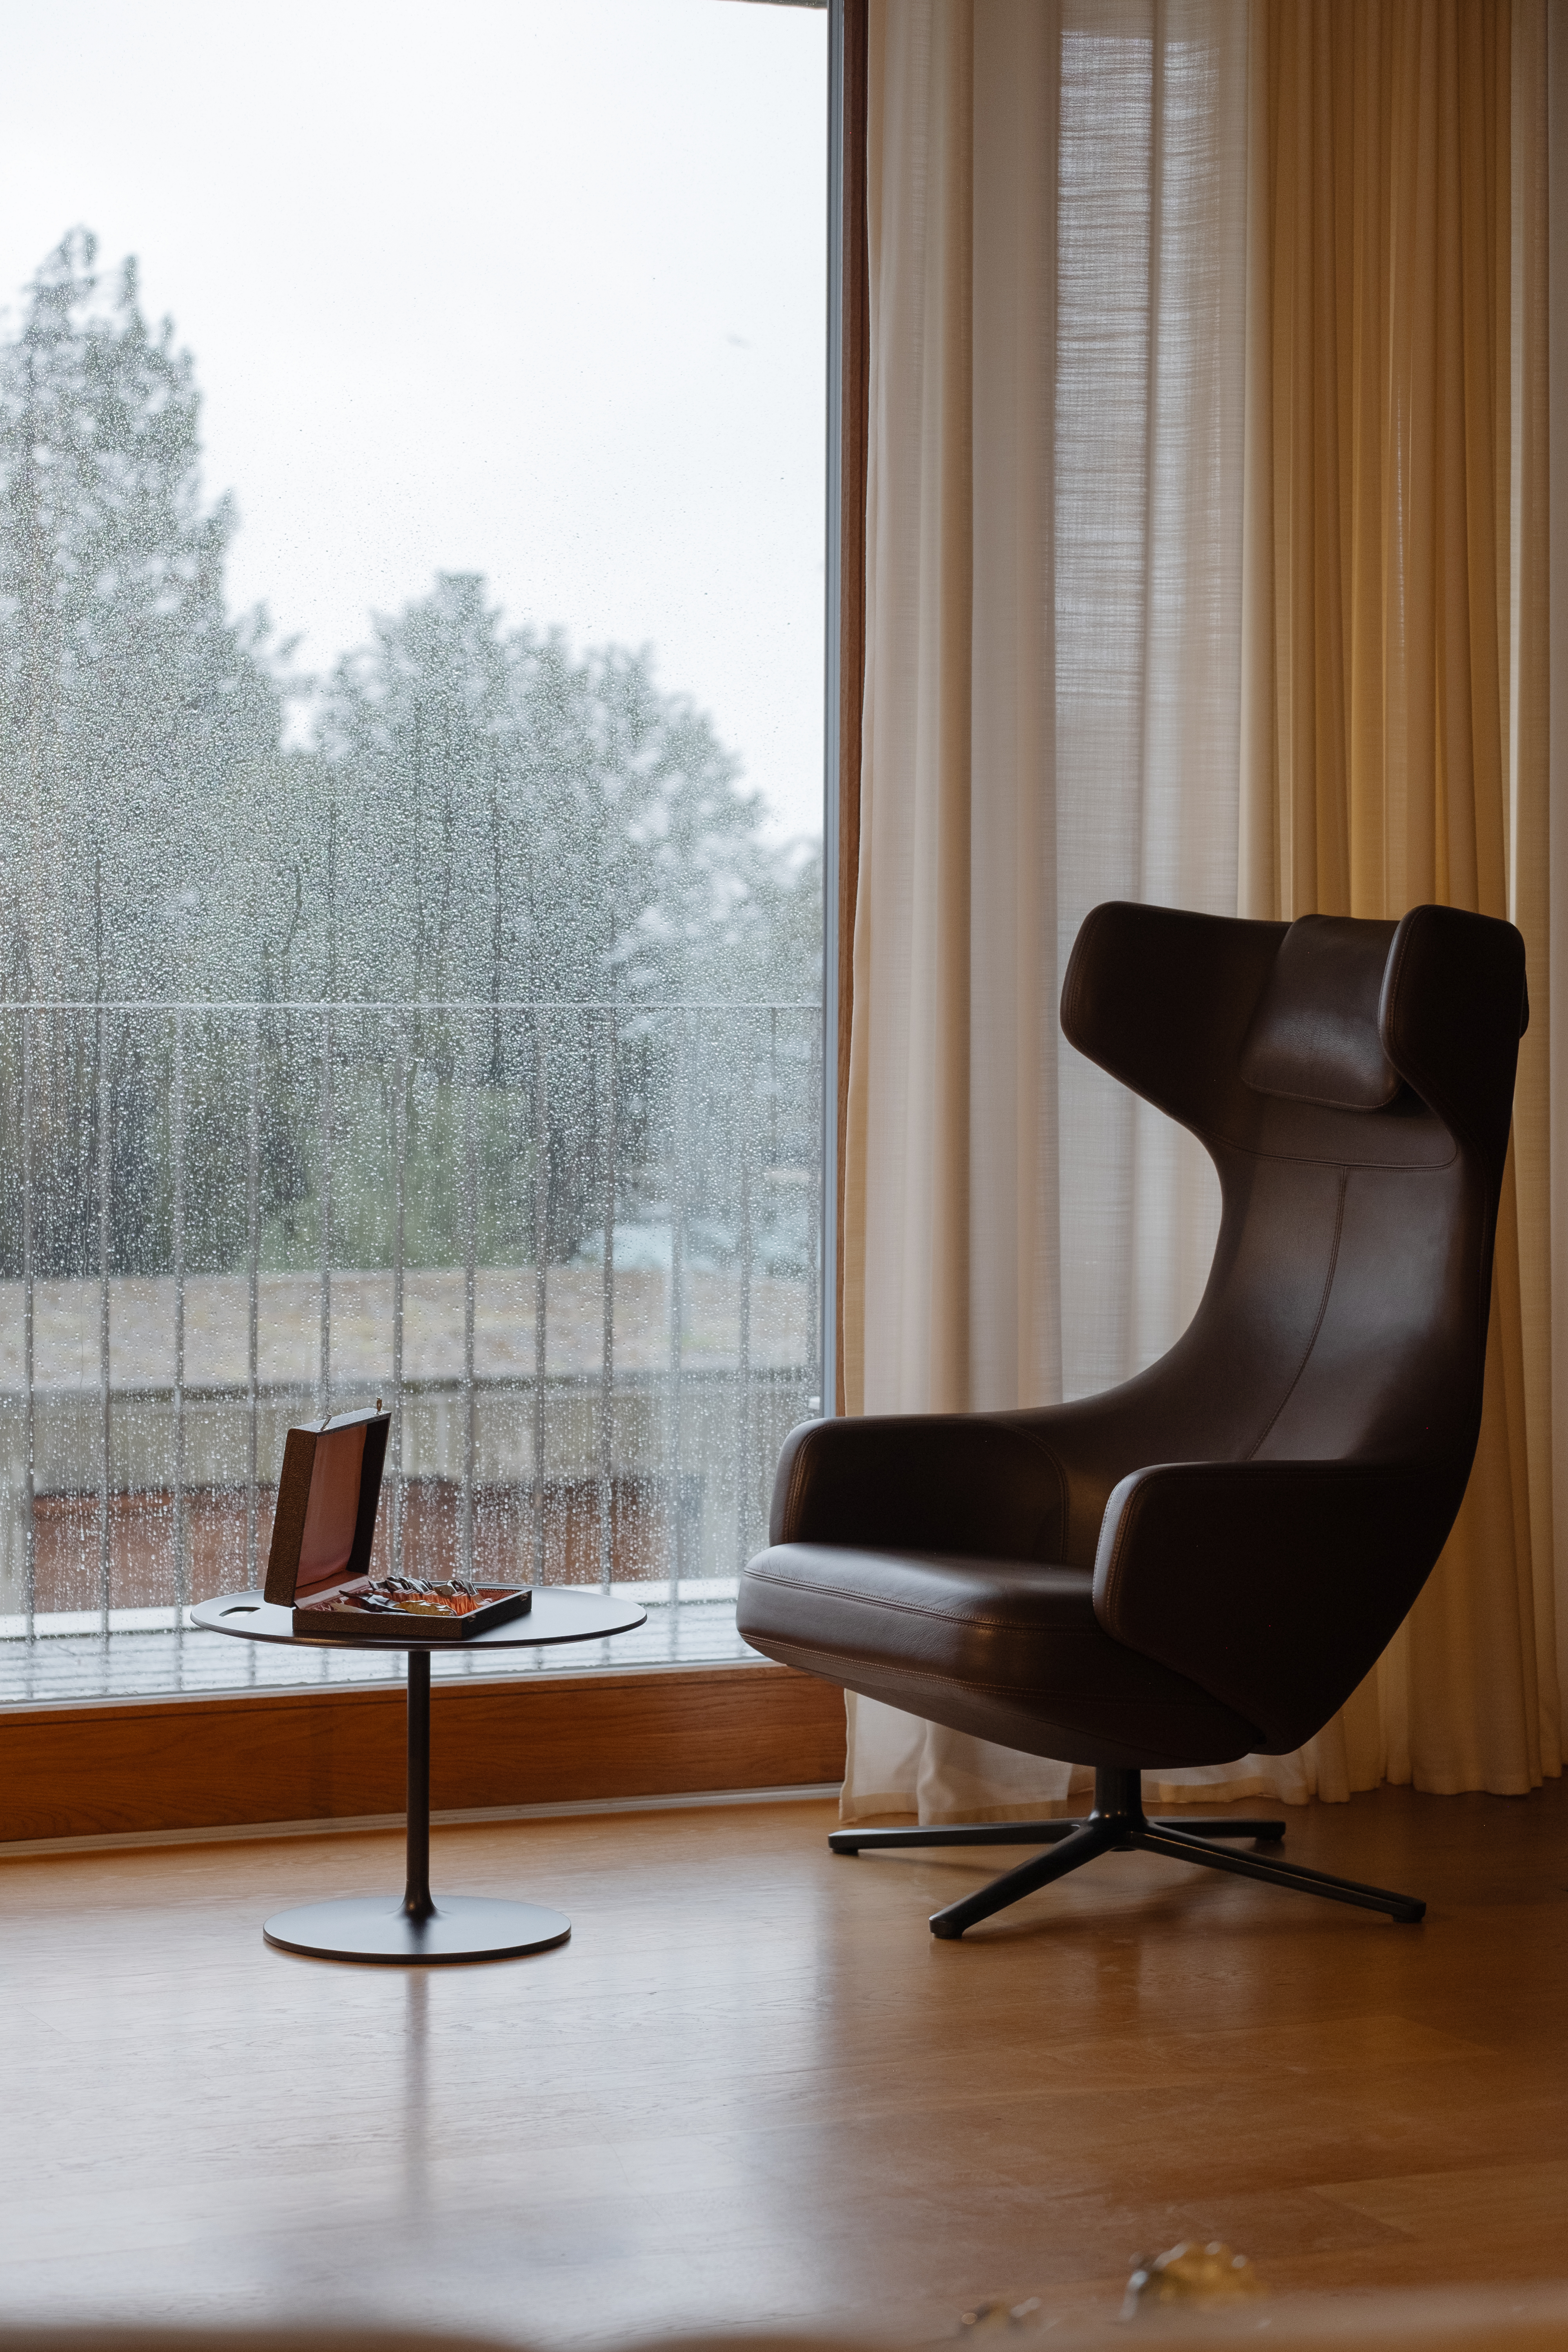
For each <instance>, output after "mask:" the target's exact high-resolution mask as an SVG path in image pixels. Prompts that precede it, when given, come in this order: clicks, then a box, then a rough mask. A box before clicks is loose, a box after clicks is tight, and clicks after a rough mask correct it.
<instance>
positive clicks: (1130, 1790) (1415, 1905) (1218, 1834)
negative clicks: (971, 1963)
mask: <svg viewBox="0 0 1568 2352" xmlns="http://www.w3.org/2000/svg"><path fill="white" fill-rule="evenodd" d="M1284 1834H1285V1824H1284V1822H1214V1821H1206V1822H1181V1823H1177V1822H1161V1821H1153V1822H1152V1821H1151V1820H1150V1819H1149V1817H1148V1815H1147V1814H1146V1813H1145V1812H1144V1811H1143V1793H1142V1775H1141V1774H1140V1773H1138V1772H1132V1771H1125V1770H1122V1769H1121V1768H1120V1767H1115V1766H1111V1765H1103V1764H1102V1765H1101V1766H1100V1767H1099V1769H1097V1770H1096V1772H1095V1776H1094V1811H1093V1812H1092V1813H1090V1815H1089V1819H1088V1820H1087V1821H1085V1822H963V1823H962V1824H955V1825H953V1826H952V1827H951V1828H946V1829H914V1830H834V1831H833V1832H831V1833H830V1834H829V1837H828V1840H827V1843H828V1844H829V1846H830V1847H831V1848H832V1850H833V1852H834V1853H878V1852H882V1853H886V1852H887V1851H888V1850H889V1848H895V1847H900V1846H928V1847H929V1846H944V1845H945V1846H955V1845H956V1846H963V1845H1035V1846H1037V1845H1043V1846H1045V1847H1046V1849H1047V1851H1046V1852H1045V1853H1039V1854H1037V1855H1036V1856H1035V1858H1034V1860H1033V1861H1032V1862H1022V1863H1020V1864H1018V1866H1017V1868H1016V1870H1007V1871H1004V1872H1003V1874H1002V1875H1001V1877H1000V1878H994V1879H993V1880H992V1882H991V1884H990V1885H989V1886H983V1887H981V1889H980V1890H979V1892H978V1893H977V1894H974V1895H964V1897H963V1900H962V1901H961V1902H958V1903H950V1904H949V1905H948V1906H947V1908H946V1910H945V1911H937V1912H934V1913H933V1914H932V1916H931V1934H932V1935H933V1936H941V1937H943V1938H944V1939H951V1938H952V1937H959V1936H962V1935H963V1931H964V1929H965V1928H966V1927H974V1926H975V1925H976V1924H977V1923H978V1922H979V1921H980V1920H982V1919H989V1918H990V1916H991V1915H992V1913H993V1912H994V1911H1004V1910H1005V1909H1006V1907H1007V1906H1008V1904H1010V1903H1016V1902H1018V1901H1019V1900H1020V1899H1021V1898H1022V1897H1023V1896H1024V1895H1033V1894H1034V1893H1035V1891H1036V1889H1037V1887H1041V1886H1048V1885H1050V1883H1051V1881H1052V1880H1053V1879H1056V1878H1065V1877H1066V1876H1067V1874H1068V1871H1069V1870H1078V1869H1079V1868H1080V1867H1081V1866H1082V1864H1084V1863H1086V1862H1092V1861H1093V1860H1094V1858H1095V1856H1096V1855H1097V1854H1101V1853H1131V1852H1134V1851H1138V1852H1142V1853H1163V1854H1168V1855H1169V1856H1170V1858H1171V1860H1172V1861H1173V1862H1201V1863H1204V1864H1206V1865H1207V1867H1208V1868H1209V1869H1210V1870H1229V1871H1234V1872H1235V1873H1236V1874H1237V1876H1238V1877H1241V1878H1261V1879H1263V1880H1264V1881H1265V1882H1266V1883H1267V1884H1268V1885H1272V1886H1286V1887H1292V1888H1294V1890H1295V1892H1296V1893H1297V1894H1298V1895H1323V1896H1325V1897H1326V1898H1327V1899H1328V1901H1330V1902H1331V1903H1351V1904H1354V1905H1355V1906H1356V1907H1357V1909H1358V1910H1362V1911H1384V1912H1386V1913H1387V1915H1388V1916H1389V1917H1390V1918H1391V1919H1393V1920H1395V1921H1397V1922H1398V1923H1399V1924H1400V1925H1401V1926H1405V1927H1414V1926H1415V1922H1416V1921H1417V1920H1418V1919H1420V1918H1422V1917H1423V1916H1425V1914H1426V1905H1425V1903H1421V1902H1418V1901H1417V1900H1416V1898H1415V1896H1414V1895H1393V1894H1390V1893H1389V1892H1388V1891H1387V1890H1386V1889H1385V1888H1384V1887H1381V1886H1363V1885H1361V1884H1360V1882H1359V1881H1358V1880H1356V1879H1353V1878H1333V1877H1331V1876H1330V1874H1329V1873H1328V1872H1327V1871H1323V1870H1307V1869H1304V1868H1303V1867H1302V1866H1301V1865H1300V1864H1298V1863H1290V1862H1280V1861H1276V1860H1274V1859H1272V1858H1269V1857H1266V1856H1264V1855H1263V1854H1251V1853H1226V1852H1225V1851H1224V1849H1223V1848H1219V1847H1215V1845H1214V1844H1213V1843H1211V1841H1212V1840H1214V1839H1215V1838H1240V1837H1249V1838H1257V1839H1258V1840H1259V1841H1261V1842H1262V1843H1266V1844H1277V1843H1279V1840H1280V1839H1281V1838H1282V1837H1283V1836H1284Z"/></svg>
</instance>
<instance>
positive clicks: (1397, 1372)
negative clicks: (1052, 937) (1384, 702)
mask: <svg viewBox="0 0 1568 2352" xmlns="http://www.w3.org/2000/svg"><path fill="white" fill-rule="evenodd" d="M1526 1017H1527V1007H1526V1002H1525V992H1524V947H1523V941H1522V940H1521V938H1520V935H1519V933H1518V932H1517V931H1516V930H1515V929H1514V928H1513V927H1512V925H1511V924H1509V923H1503V922H1498V921H1494V920H1492V919H1489V918H1488V917H1485V916H1480V915H1469V914H1466V913H1463V912H1461V911H1459V910H1458V909H1456V908H1445V907H1417V908H1413V909H1412V911H1411V912H1410V913H1409V914H1407V915H1406V916H1405V917H1404V919H1402V920H1401V921H1400V922H1398V923H1384V922H1364V921H1358V920H1353V919H1349V918H1344V919H1341V918H1333V917H1323V916H1307V917H1305V918H1303V919H1301V920H1300V921H1298V922H1296V923H1292V924H1284V923H1251V922H1236V921H1232V920H1226V919H1222V918H1218V917H1210V916H1204V915H1194V914H1190V913H1185V912H1180V911H1176V910H1173V909H1168V908H1155V907H1142V906H1132V905H1115V904H1113V905H1108V906H1103V907H1100V908H1096V909H1095V911H1094V912H1093V913H1092V914H1091V915H1090V916H1089V919H1087V921H1086V922H1085V923H1084V925H1083V928H1082V929H1081V930H1080V932H1079V939H1078V942H1077V945H1076V947H1075V949H1074V951H1073V955H1072V959H1071V961H1070V963H1069V966H1068V974H1067V980H1066V984H1065V987H1064V990H1063V995H1062V1026H1063V1029H1064V1031H1065V1032H1066V1034H1067V1035H1068V1038H1069V1039H1070V1040H1071V1042H1072V1043H1073V1044H1074V1045H1077V1046H1078V1047H1079V1049H1080V1051H1082V1052H1083V1053H1084V1054H1086V1055H1088V1056H1089V1058H1090V1059H1091V1060H1093V1061H1095V1062H1098V1063H1099V1064H1100V1066H1102V1067H1103V1068H1105V1069H1106V1070H1108V1071H1110V1073H1111V1074H1112V1075H1113V1076H1116V1077H1118V1078H1121V1080H1123V1081H1124V1083H1125V1084H1126V1085H1128V1086H1129V1087H1131V1088H1132V1089H1133V1090H1134V1091H1135V1092H1136V1093H1138V1094H1140V1095H1142V1097H1144V1098H1145V1099H1146V1100H1147V1101H1149V1102H1152V1103H1153V1104H1155V1105H1156V1106H1157V1107H1158V1108H1160V1109H1162V1110H1163V1111H1166V1112H1167V1113H1169V1115H1170V1116H1171V1117H1172V1118H1175V1119H1178V1120H1179V1121H1180V1122H1181V1123H1182V1124H1183V1125H1184V1126H1185V1127H1187V1128H1188V1129H1191V1130H1192V1132H1193V1133H1194V1135H1196V1136H1197V1137H1198V1138H1199V1139H1200V1140H1201V1141H1202V1143H1203V1144H1204V1145H1205V1149H1206V1150H1208V1152H1209V1154H1210V1156H1211V1158H1212V1159H1213V1160H1214V1162H1215V1167H1216V1169H1217V1171H1218V1173H1219V1180H1220V1188H1221V1196H1222V1203H1223V1206H1222V1214H1221V1223H1220V1233H1219V1238H1218V1243H1217V1245H1216V1248H1215V1259H1214V1265H1213V1267H1212V1269H1211V1272H1210V1276H1209V1281H1208V1285H1207V1287H1206V1289H1205V1295H1204V1298H1203V1302H1202V1305H1201V1306H1200V1307H1199V1310H1198V1313H1197V1316H1196V1317H1195V1318H1194V1322H1193V1324H1192V1326H1191V1327H1190V1328H1189V1329H1188V1331H1187V1332H1186V1333H1185V1334H1184V1337H1183V1339H1181V1340H1179V1341H1178V1342H1177V1344H1176V1346H1175V1348H1173V1349H1172V1350H1171V1351H1170V1353H1169V1354H1168V1355H1167V1356H1165V1357H1164V1358H1163V1359H1162V1360H1161V1361H1160V1362H1159V1363H1158V1364H1155V1365H1153V1366H1152V1367H1151V1368H1150V1370H1148V1371H1147V1372H1145V1373H1144V1374H1142V1376H1140V1378H1139V1379H1138V1380H1137V1381H1133V1382H1131V1383H1129V1384H1127V1386H1126V1387H1125V1388H1124V1389H1122V1390H1121V1391H1112V1392H1111V1395H1110V1397H1107V1398H1104V1399H1100V1400H1091V1401H1086V1409H1087V1410H1088V1411H1089V1412H1095V1414H1096V1418H1097V1419H1099V1420H1100V1421H1105V1420H1106V1414H1107V1409H1108V1408H1109V1410H1110V1419H1111V1420H1112V1421H1114V1420H1115V1419H1116V1418H1117V1417H1118V1416H1117V1408H1116V1406H1115V1404H1114V1403H1113V1399H1118V1398H1119V1399H1123V1400H1125V1402H1126V1405H1127V1407H1128V1408H1129V1409H1130V1412H1131V1422H1133V1423H1137V1424H1140V1425H1141V1427H1142V1439H1141V1441H1140V1444H1139V1449H1138V1450H1139V1451H1141V1452H1142V1459H1143V1460H1145V1461H1148V1460H1150V1459H1161V1458H1163V1459H1165V1460H1179V1459H1186V1460H1200V1459H1207V1460H1242V1461H1246V1460H1258V1461H1269V1460H1279V1461H1330V1460H1340V1461H1342V1460H1357V1459H1359V1460H1365V1461H1378V1462H1385V1463H1394V1462H1404V1463H1410V1464H1415V1463H1418V1462H1419V1463H1424V1464H1426V1465H1430V1467H1431V1468H1432V1469H1433V1470H1434V1471H1436V1472H1437V1473H1438V1474H1439V1475H1441V1476H1442V1477H1444V1478H1445V1479H1446V1480H1447V1483H1449V1484H1451V1485H1452V1486H1453V1489H1454V1491H1453V1494H1452V1506H1453V1507H1454V1508H1456V1509H1457V1508H1458V1500H1459V1496H1461V1495H1462V1492H1463V1488H1464V1483H1465V1479H1466V1477H1467V1476H1468V1470H1469V1463H1470V1459H1471V1455H1472V1454H1473V1452H1474V1446H1475V1439H1476V1433H1477V1431H1478V1428H1479V1411H1480V1392H1481V1376H1482V1370H1483V1365H1484V1360H1485V1349H1486V1330H1487V1318H1488V1311H1489V1298H1490V1285H1491V1259H1492V1240H1493V1233H1494V1229H1495V1225H1496V1219H1497V1209H1498V1199H1499V1193H1500V1186H1501V1181H1502V1172H1503V1162H1504V1158H1505V1154H1506V1151H1507V1146H1508V1126H1509V1116H1510V1106H1511V1102H1512V1096H1513V1081H1514V1069H1515V1063H1516V1060H1517V1055H1518V1044H1519V1038H1520V1035H1521V1032H1522V1030H1523V1027H1524V1024H1525V1020H1526ZM1097 1408H1098V1411H1097V1410H1096V1409H1097ZM1071 1410H1073V1409H1071V1408H1069V1411H1071ZM1154 1431H1162V1432H1163V1433H1164V1435H1163V1442H1162V1447H1161V1452H1160V1453H1159V1454H1150V1453H1149V1452H1148V1451H1145V1450H1143V1448H1144V1447H1145V1446H1146V1444H1147V1442H1148V1439H1149V1436H1150V1435H1151V1433H1153V1432H1154ZM1107 1434H1108V1435H1109V1434H1110V1432H1109V1427H1108V1430H1107ZM1119 1450H1120V1449H1119V1448H1116V1447H1113V1448H1112V1452H1115V1451H1119ZM1106 1460H1107V1467H1108V1468H1109V1467H1110V1466H1111V1462H1110V1454H1108V1455H1107V1457H1106Z"/></svg>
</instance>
